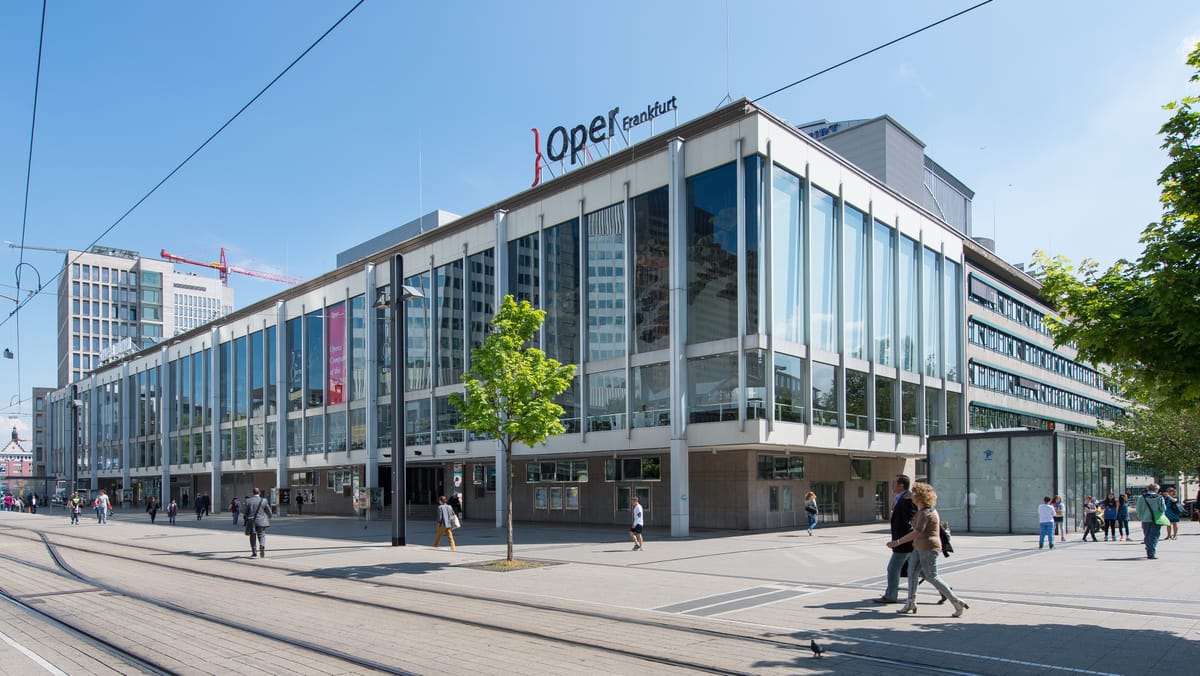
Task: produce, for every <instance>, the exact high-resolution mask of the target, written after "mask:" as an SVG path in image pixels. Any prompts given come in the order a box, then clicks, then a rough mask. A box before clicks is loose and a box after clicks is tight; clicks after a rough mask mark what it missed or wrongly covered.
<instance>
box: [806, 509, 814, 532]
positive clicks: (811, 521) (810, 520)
mask: <svg viewBox="0 0 1200 676" xmlns="http://www.w3.org/2000/svg"><path fill="white" fill-rule="evenodd" d="M805 514H806V515H807V516H808V532H810V533H811V532H813V529H814V528H816V527H817V515H816V514H808V513H807V512H806V513H805Z"/></svg>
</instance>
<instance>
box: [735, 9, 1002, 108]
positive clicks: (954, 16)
mask: <svg viewBox="0 0 1200 676" xmlns="http://www.w3.org/2000/svg"><path fill="white" fill-rule="evenodd" d="M991 2H993V0H983V2H981V3H979V4H977V5H972V6H971V7H968V8H966V9H964V10H962V11H959V12H955V13H954V14H951V15H950V16H948V17H945V18H943V19H939V20H937V21H934V22H933V23H931V24H927V25H925V26H922V27H921V28H918V29H917V30H915V31H912V32H910V33H905V34H904V35H901V36H900V37H898V38H895V39H894V40H888V41H887V42H885V43H883V44H882V45H879V46H877V47H872V48H871V49H868V50H867V51H865V52H862V53H861V54H856V55H855V56H852V57H850V58H848V59H846V60H844V61H839V62H838V63H835V64H833V65H832V66H829V67H828V68H825V69H823V70H819V71H817V72H815V73H813V74H812V75H807V76H805V77H802V78H800V79H799V80H796V81H795V82H793V83H791V84H786V85H784V86H782V87H780V88H779V89H776V90H774V91H771V92H767V93H766V94H763V95H762V96H760V97H758V98H756V99H751V101H750V102H751V103H758V102H759V101H762V100H763V99H765V98H767V97H768V96H774V95H776V94H778V93H779V92H781V91H784V90H786V89H791V88H792V87H795V86H796V85H798V84H801V83H804V82H808V81H809V80H811V79H813V78H815V77H819V76H821V75H824V74H825V73H828V72H829V71H831V70H834V69H836V68H841V67H842V66H844V65H846V64H848V63H850V62H852V61H857V60H858V59H861V58H862V57H864V56H867V55H869V54H874V53H875V52H878V51H879V50H881V49H884V48H885V47H891V46H892V45H894V44H896V43H897V42H901V41H903V40H907V39H908V38H911V37H912V36H914V35H916V34H918V33H923V32H925V31H927V30H929V29H930V28H933V27H935V26H939V25H941V24H944V23H946V22H947V21H951V20H953V19H957V18H958V17H960V16H962V15H964V14H966V13H968V12H973V11H975V10H977V9H979V8H980V7H983V6H984V5H987V4H989V3H991Z"/></svg>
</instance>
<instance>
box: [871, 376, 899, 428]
mask: <svg viewBox="0 0 1200 676" xmlns="http://www.w3.org/2000/svg"><path fill="white" fill-rule="evenodd" d="M875 431H876V432H887V433H889V434H893V433H895V432H896V381H895V380H892V379H891V378H885V377H884V376H875Z"/></svg>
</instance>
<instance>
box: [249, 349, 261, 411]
mask: <svg viewBox="0 0 1200 676" xmlns="http://www.w3.org/2000/svg"><path fill="white" fill-rule="evenodd" d="M248 366H249V368H250V415H251V416H252V417H254V418H258V419H261V418H262V417H263V410H264V407H263V403H264V402H263V392H264V390H263V332H262V331H255V332H254V333H251V334H250V362H249V364H248Z"/></svg>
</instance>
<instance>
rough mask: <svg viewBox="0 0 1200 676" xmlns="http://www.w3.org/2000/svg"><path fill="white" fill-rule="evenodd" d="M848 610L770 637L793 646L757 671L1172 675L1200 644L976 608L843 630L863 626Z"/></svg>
mask: <svg viewBox="0 0 1200 676" xmlns="http://www.w3.org/2000/svg"><path fill="white" fill-rule="evenodd" d="M848 605H853V604H829V605H827V606H822V607H823V608H827V609H830V610H834V611H835V612H834V613H830V614H829V615H827V616H824V617H822V618H820V619H821V620H823V621H824V623H823V626H824V629H819V630H805V631H795V632H777V633H774V634H769V636H772V637H774V638H778V639H781V640H782V639H788V640H790V641H795V643H796V645H795V646H794V647H790V646H780V647H779V648H778V649H777V650H776V652H777V654H776V655H773V656H767V657H764V658H763V659H761V660H759V661H757V662H755V663H754V667H756V668H759V669H764V670H765V669H780V668H783V669H795V670H797V671H799V670H803V671H804V672H805V673H818V674H819V673H831V674H832V673H846V672H848V671H852V672H854V673H859V672H862V671H871V670H879V671H880V672H881V673H882V672H883V671H884V670H886V671H887V672H888V673H907V672H911V673H918V672H921V671H923V670H926V669H932V668H935V667H936V668H937V669H939V670H945V669H949V670H958V671H964V672H970V673H977V674H1014V673H1021V672H1025V673H1042V672H1045V673H1049V672H1055V671H1070V670H1083V671H1087V672H1090V673H1106V674H1135V673H1154V672H1158V671H1161V670H1175V669H1178V668H1179V667H1180V666H1181V665H1186V664H1195V663H1196V662H1197V660H1200V642H1197V641H1195V640H1190V639H1189V638H1188V637H1187V636H1186V635H1183V634H1178V633H1173V632H1170V631H1165V630H1161V629H1148V630H1136V629H1126V628H1114V627H1105V626H1102V625H1092V624H1075V623H1071V622H1070V619H1069V618H1067V617H1064V618H1063V622H1062V623H1061V624H1050V623H1043V624H995V623H991V622H987V621H986V620H981V619H972V618H971V613H972V610H974V611H975V612H976V613H978V612H979V609H968V610H967V613H966V615H964V616H963V617H962V618H952V617H950V613H951V612H953V609H952V608H950V607H949V604H947V605H946V606H944V607H943V606H935V605H932V604H924V605H921V606H919V609H918V613H920V612H921V611H922V610H926V609H927V610H928V612H929V613H931V614H932V615H928V616H925V617H922V616H920V615H919V614H918V615H900V614H898V613H895V612H894V611H885V612H884V613H883V614H884V615H892V616H894V617H893V618H892V619H893V620H894V621H890V622H888V623H887V625H888V626H886V627H874V628H864V627H854V628H851V627H846V628H844V629H843V628H841V627H843V626H844V625H843V624H842V623H843V622H845V621H854V620H861V619H864V618H863V617H862V615H864V614H865V613H858V614H857V616H856V615H853V614H852V615H847V614H845V613H844V612H841V611H842V610H844V609H845V608H846V607H847V606H848ZM894 607H895V606H887V608H894ZM876 615H878V613H876ZM810 640H816V641H817V642H818V644H820V646H821V647H822V648H824V650H825V654H824V657H821V658H815V657H814V656H813V654H812V651H811V650H810V649H809V641H810ZM1132 646H1136V649H1131V647H1132ZM872 665H878V666H872Z"/></svg>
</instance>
